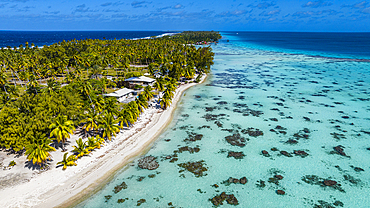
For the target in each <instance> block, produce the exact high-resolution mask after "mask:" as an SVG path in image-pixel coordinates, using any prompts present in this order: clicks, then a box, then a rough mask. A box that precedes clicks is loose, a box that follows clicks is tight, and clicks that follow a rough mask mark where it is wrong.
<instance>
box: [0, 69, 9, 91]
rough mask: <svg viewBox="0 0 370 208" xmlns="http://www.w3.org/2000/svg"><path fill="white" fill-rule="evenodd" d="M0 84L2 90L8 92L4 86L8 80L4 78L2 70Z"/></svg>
mask: <svg viewBox="0 0 370 208" xmlns="http://www.w3.org/2000/svg"><path fill="white" fill-rule="evenodd" d="M0 85H1V86H2V87H3V89H4V91H5V92H6V93H8V92H7V91H6V87H7V86H8V80H7V79H6V74H5V73H3V72H1V74H0Z"/></svg>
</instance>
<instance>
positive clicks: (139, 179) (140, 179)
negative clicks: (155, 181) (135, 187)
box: [137, 176, 145, 182]
mask: <svg viewBox="0 0 370 208" xmlns="http://www.w3.org/2000/svg"><path fill="white" fill-rule="evenodd" d="M144 178H145V176H139V177H138V178H137V181H139V182H141V181H143V180H144Z"/></svg>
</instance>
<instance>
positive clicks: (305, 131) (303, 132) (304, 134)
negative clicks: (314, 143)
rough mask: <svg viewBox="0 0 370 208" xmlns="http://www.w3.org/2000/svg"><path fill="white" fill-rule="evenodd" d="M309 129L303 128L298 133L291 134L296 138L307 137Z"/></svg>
mask: <svg viewBox="0 0 370 208" xmlns="http://www.w3.org/2000/svg"><path fill="white" fill-rule="evenodd" d="M309 133H310V130H309V129H308V128H304V129H303V130H300V131H299V132H298V133H295V134H294V135H293V136H294V138H295V139H296V140H299V139H309V137H310V136H309V135H308V134H309Z"/></svg>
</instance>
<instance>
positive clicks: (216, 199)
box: [210, 192, 239, 206]
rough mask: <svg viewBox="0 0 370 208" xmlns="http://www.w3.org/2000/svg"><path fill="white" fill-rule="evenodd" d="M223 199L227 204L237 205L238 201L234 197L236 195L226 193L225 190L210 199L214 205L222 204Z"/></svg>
mask: <svg viewBox="0 0 370 208" xmlns="http://www.w3.org/2000/svg"><path fill="white" fill-rule="evenodd" d="M225 200H226V201H227V203H228V204H231V205H238V204H239V202H238V200H237V199H236V197H235V196H234V194H230V195H228V194H226V193H225V192H222V193H221V194H220V195H216V196H215V197H213V198H212V199H210V201H211V202H212V204H213V205H215V206H219V205H222V204H223V201H225Z"/></svg>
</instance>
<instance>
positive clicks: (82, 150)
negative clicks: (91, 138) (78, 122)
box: [72, 138, 90, 158]
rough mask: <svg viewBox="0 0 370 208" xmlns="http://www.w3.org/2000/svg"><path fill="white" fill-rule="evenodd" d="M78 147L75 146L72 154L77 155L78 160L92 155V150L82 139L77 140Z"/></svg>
mask: <svg viewBox="0 0 370 208" xmlns="http://www.w3.org/2000/svg"><path fill="white" fill-rule="evenodd" d="M76 144H77V146H73V147H74V149H73V150H72V152H74V153H76V154H77V158H79V157H82V156H84V155H87V154H89V153H90V149H88V148H87V145H86V142H83V141H82V139H81V138H79V139H78V140H76Z"/></svg>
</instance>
